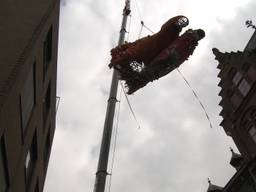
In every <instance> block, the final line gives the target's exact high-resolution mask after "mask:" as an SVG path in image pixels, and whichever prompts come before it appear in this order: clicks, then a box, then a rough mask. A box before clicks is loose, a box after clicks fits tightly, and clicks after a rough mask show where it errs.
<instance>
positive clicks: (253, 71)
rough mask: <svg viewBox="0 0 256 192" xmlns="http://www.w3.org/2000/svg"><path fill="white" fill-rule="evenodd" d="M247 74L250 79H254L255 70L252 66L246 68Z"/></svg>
mask: <svg viewBox="0 0 256 192" xmlns="http://www.w3.org/2000/svg"><path fill="white" fill-rule="evenodd" d="M247 74H248V77H249V79H250V80H251V81H253V82H254V81H256V70H255V68H254V67H253V66H251V67H250V68H249V69H248V71H247Z"/></svg>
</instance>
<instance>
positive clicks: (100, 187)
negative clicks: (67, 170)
mask: <svg viewBox="0 0 256 192" xmlns="http://www.w3.org/2000/svg"><path fill="white" fill-rule="evenodd" d="M129 14H130V0H126V1H125V7H124V9H123V20H122V26H121V30H120V36H119V41H118V45H121V44H123V43H124V38H125V33H126V29H125V28H126V24H127V18H128V16H129ZM117 88H118V72H117V71H116V70H114V71H113V75H112V82H111V88H110V94H109V99H108V105H107V111H106V117H105V123H104V130H103V136H102V141H101V148H100V156H99V162H98V169H97V172H96V179H95V185H94V190H93V191H94V192H104V191H105V183H106V177H107V175H108V172H107V167H108V157H109V149H110V143H111V135H112V128H113V120H114V114H115V106H116V102H117V99H116V95H117Z"/></svg>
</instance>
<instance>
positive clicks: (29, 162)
mask: <svg viewBox="0 0 256 192" xmlns="http://www.w3.org/2000/svg"><path fill="white" fill-rule="evenodd" d="M0 13H1V16H0V23H1V27H0V39H1V40H0V42H1V43H0V50H1V54H0V64H1V65H0V192H25V191H26V192H30V191H31V192H32V191H33V192H40V191H43V186H44V181H45V176H46V171H47V166H48V160H49V155H50V151H51V145H52V140H53V136H54V131H55V113H56V74H57V48H58V27H59V0H26V1H17V0H13V1H1V3H0Z"/></svg>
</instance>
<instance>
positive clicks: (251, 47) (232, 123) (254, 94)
mask: <svg viewBox="0 0 256 192" xmlns="http://www.w3.org/2000/svg"><path fill="white" fill-rule="evenodd" d="M213 54H214V55H215V59H216V60H217V61H218V69H220V72H219V74H218V77H219V78H220V82H219V84H218V85H219V86H220V87H221V91H220V93H219V96H221V98H222V99H221V101H220V106H221V107H222V110H221V112H220V115H221V116H222V117H223V120H222V122H221V124H220V125H221V126H222V127H223V129H224V130H225V132H226V134H227V135H228V136H230V137H232V139H233V141H234V142H235V144H236V146H237V148H238V150H239V151H240V153H241V155H240V154H236V153H234V152H233V150H232V158H231V161H230V164H231V165H232V166H233V167H234V168H235V169H236V170H237V172H236V173H235V175H234V176H233V177H232V178H231V179H230V180H229V182H228V183H227V184H226V185H225V186H224V187H223V188H220V189H219V191H221V192H256V32H254V34H253V35H252V37H251V39H250V40H249V42H248V44H247V45H246V47H245V49H244V51H242V52H241V51H238V52H231V53H222V52H220V51H219V50H218V49H216V48H214V49H213ZM209 189H211V185H210V186H209V188H208V191H209Z"/></svg>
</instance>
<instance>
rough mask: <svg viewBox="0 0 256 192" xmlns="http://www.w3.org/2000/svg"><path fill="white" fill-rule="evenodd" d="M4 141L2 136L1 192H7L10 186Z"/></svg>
mask: <svg viewBox="0 0 256 192" xmlns="http://www.w3.org/2000/svg"><path fill="white" fill-rule="evenodd" d="M6 166H7V165H6V158H5V147H4V141H3V139H2V138H0V192H6V190H7V187H8V174H7V167H6Z"/></svg>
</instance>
